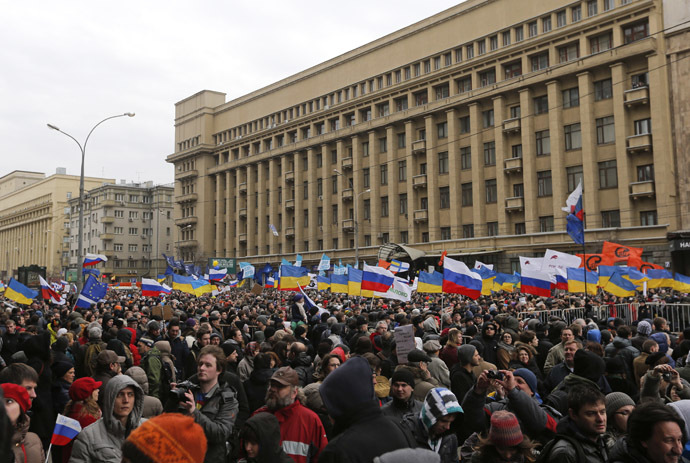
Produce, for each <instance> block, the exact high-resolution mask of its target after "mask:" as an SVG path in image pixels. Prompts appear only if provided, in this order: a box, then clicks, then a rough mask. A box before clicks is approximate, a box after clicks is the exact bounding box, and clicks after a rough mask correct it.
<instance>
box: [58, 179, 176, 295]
mask: <svg viewBox="0 0 690 463" xmlns="http://www.w3.org/2000/svg"><path fill="white" fill-rule="evenodd" d="M84 200H85V207H84V236H83V246H84V249H83V254H84V255H86V254H87V253H91V254H103V255H105V256H106V257H108V261H107V262H104V263H100V264H97V265H96V266H94V268H96V269H97V270H98V271H99V272H100V273H101V274H102V275H105V277H106V278H107V280H108V282H122V281H124V282H129V281H131V280H133V279H136V278H137V277H138V278H142V277H143V278H155V276H156V273H163V272H164V271H165V269H166V263H165V259H163V257H162V254H163V253H165V254H172V253H173V246H174V244H175V243H174V233H173V227H174V220H173V187H172V186H171V185H154V184H153V182H143V183H127V182H126V181H125V180H121V181H120V183H118V184H116V183H115V182H114V181H112V182H110V183H107V184H103V185H101V186H99V187H97V188H92V189H89V190H88V192H87V193H85V195H84ZM69 210H70V216H69V222H70V230H71V234H70V249H69V265H70V267H72V268H78V266H79V264H78V259H79V257H78V254H79V253H78V238H79V235H78V231H79V200H78V198H77V199H72V200H71V201H70V202H69Z"/></svg>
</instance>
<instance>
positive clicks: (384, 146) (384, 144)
mask: <svg viewBox="0 0 690 463" xmlns="http://www.w3.org/2000/svg"><path fill="white" fill-rule="evenodd" d="M386 152H388V138H386V137H383V138H379V153H386Z"/></svg>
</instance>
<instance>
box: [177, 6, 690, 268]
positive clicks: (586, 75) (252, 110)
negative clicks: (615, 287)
mask: <svg viewBox="0 0 690 463" xmlns="http://www.w3.org/2000/svg"><path fill="white" fill-rule="evenodd" d="M673 3H674V2H669V1H666V2H664V1H662V0H635V1H626V0H583V1H575V2H567V1H563V0H545V1H540V2H533V1H528V0H523V1H516V0H488V1H487V0H470V1H467V2H465V3H462V4H460V5H457V6H456V7H453V8H450V9H448V10H446V11H444V12H441V13H439V14H437V15H435V16H432V17H430V18H427V19H424V20H422V21H420V22H418V23H416V24H413V25H411V26H409V27H406V28H404V29H401V30H399V31H397V32H394V33H392V34H389V35H387V36H385V37H382V38H380V39H378V40H376V41H374V42H371V43H369V44H367V45H364V46H362V47H360V48H357V49H354V50H352V51H350V52H347V53H345V54H343V55H341V56H338V57H336V58H333V59H331V60H329V61H326V62H324V63H322V64H319V65H317V66H315V67H313V68H310V69H306V70H304V71H303V72H300V73H298V74H296V75H294V76H291V77H288V78H286V79H283V80H281V81H278V82H276V83H274V84H272V85H270V86H268V87H265V88H262V89H260V90H257V91H255V92H252V93H250V94H247V95H244V96H242V97H239V98H236V99H234V100H232V101H228V102H226V101H225V94H224V93H220V92H214V91H202V92H199V93H197V94H195V95H192V96H190V97H188V98H186V99H184V100H182V101H180V102H179V103H177V104H176V106H175V111H176V112H175V151H174V153H173V154H170V155H169V156H168V157H167V161H168V162H170V163H173V164H174V165H175V217H176V224H177V225H178V228H179V230H178V231H179V234H180V235H179V236H180V237H179V240H180V243H179V252H180V254H178V255H181V257H182V258H184V259H185V260H186V261H195V262H196V263H202V262H205V260H206V258H208V257H212V256H220V257H237V258H242V259H247V260H251V261H252V262H255V263H262V262H274V263H275V262H279V261H280V259H281V258H282V257H286V258H288V259H290V258H291V257H294V255H295V254H296V253H300V254H302V255H303V257H304V260H305V262H306V263H315V262H317V261H318V259H319V258H320V256H321V254H322V253H323V252H326V253H328V255H329V256H330V257H331V258H332V259H339V258H342V259H343V260H344V261H349V262H352V261H353V255H354V250H353V248H354V246H355V239H354V235H353V233H354V230H355V228H357V229H358V233H359V236H358V243H359V247H360V258H361V259H366V260H367V261H369V262H371V261H375V260H376V253H377V251H378V248H379V246H380V245H382V244H385V243H387V242H395V243H400V244H409V245H411V246H413V247H416V248H419V249H422V250H424V251H426V252H427V254H429V255H431V256H438V255H440V253H441V252H442V251H444V250H447V251H448V253H449V255H451V256H459V257H461V258H466V259H467V260H472V259H474V257H477V258H479V257H478V256H481V258H480V260H482V261H483V262H486V263H496V264H498V265H499V269H500V270H501V271H509V270H512V269H515V268H516V265H517V262H518V259H517V256H518V255H526V256H532V255H541V254H543V252H544V250H545V249H546V248H552V249H558V250H562V251H565V252H581V251H582V249H581V247H579V246H577V245H574V244H573V242H572V240H570V238H569V237H568V235H567V234H566V232H565V217H566V214H565V213H563V212H562V211H561V207H563V206H564V205H565V200H566V197H567V196H568V194H569V193H570V192H571V191H572V190H573V189H574V188H575V187H576V186H577V183H578V181H579V180H580V179H582V181H583V185H584V208H585V211H586V214H587V219H586V228H587V230H586V239H587V242H588V247H587V252H590V253H591V252H598V251H599V250H600V248H601V242H602V241H604V240H610V241H616V242H619V243H623V244H627V245H631V246H641V247H644V248H645V254H644V257H645V258H649V259H651V258H652V257H653V258H654V259H655V261H656V262H657V263H663V262H670V261H671V253H670V251H669V247H668V240H667V233H669V232H673V231H677V230H680V229H682V228H686V227H687V225H686V223H688V221H690V215H689V214H688V203H689V202H688V199H690V198H688V195H689V193H688V188H687V183H686V182H687V175H684V174H683V175H681V173H682V172H686V171H687V169H688V167H687V166H688V163H687V149H688V148H687V146H688V143H687V135H686V133H687V124H685V123H684V122H683V121H684V120H685V118H686V117H687V105H688V101H690V99H688V98H687V95H685V94H686V93H687V92H688V90H687V84H686V83H685V82H684V81H683V79H682V78H681V75H688V74H687V72H688V68H687V66H688V63H687V60H685V61H682V60H680V61H677V58H679V57H681V56H684V54H686V53H687V46H688V33H687V30H683V29H681V28H675V29H673V30H672V31H669V30H666V28H667V26H666V24H665V21H666V22H668V21H669V20H668V18H667V17H666V16H665V14H664V8H665V4H673ZM680 3H684V2H680ZM669 8H671V7H669ZM680 8H681V9H682V8H686V7H682V6H681V7H680ZM665 18H666V19H665ZM676 24H679V23H676ZM674 57H675V58H674ZM676 95H677V96H678V97H676ZM670 101H673V103H671V104H669V102H670ZM652 127H653V130H652ZM658 180H662V181H658ZM366 190H370V192H366ZM683 198H687V199H685V200H684V199H683ZM355 203H356V205H355ZM355 212H356V217H355ZM270 225H274V226H275V228H276V229H277V230H278V234H279V236H274V234H273V233H272V232H271V230H270V228H269V226H270ZM355 225H357V227H355ZM681 270H682V269H681Z"/></svg>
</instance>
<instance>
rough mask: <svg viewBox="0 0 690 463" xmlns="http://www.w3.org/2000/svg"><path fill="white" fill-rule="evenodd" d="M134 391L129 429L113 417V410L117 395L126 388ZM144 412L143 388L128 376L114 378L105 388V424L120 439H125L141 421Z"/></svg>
mask: <svg viewBox="0 0 690 463" xmlns="http://www.w3.org/2000/svg"><path fill="white" fill-rule="evenodd" d="M130 386H131V387H132V388H133V389H134V407H133V408H132V412H131V413H130V414H129V417H128V418H127V428H126V429H125V428H124V427H123V426H122V423H120V421H119V420H118V419H117V418H115V416H113V408H114V407H115V398H116V397H117V394H118V393H119V392H120V391H121V390H123V389H124V388H126V387H130ZM143 411H144V391H143V390H142V389H141V387H140V386H139V385H138V384H137V382H136V381H134V380H133V379H132V378H130V377H129V376H127V375H117V376H114V377H113V378H112V379H110V381H108V384H106V386H105V391H104V393H103V422H104V423H105V427H106V428H107V429H108V431H109V432H111V433H113V434H114V435H116V436H118V437H125V436H127V434H128V433H129V431H131V430H132V429H134V428H135V427H137V426H138V425H139V422H140V421H141V415H142V413H143Z"/></svg>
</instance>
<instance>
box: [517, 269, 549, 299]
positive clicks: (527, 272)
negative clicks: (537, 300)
mask: <svg viewBox="0 0 690 463" xmlns="http://www.w3.org/2000/svg"><path fill="white" fill-rule="evenodd" d="M521 291H522V293H524V294H534V295H535V296H542V297H550V296H551V276H550V275H549V274H548V273H544V272H539V271H536V270H531V269H522V289H521Z"/></svg>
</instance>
